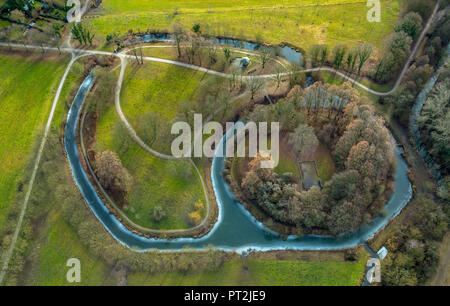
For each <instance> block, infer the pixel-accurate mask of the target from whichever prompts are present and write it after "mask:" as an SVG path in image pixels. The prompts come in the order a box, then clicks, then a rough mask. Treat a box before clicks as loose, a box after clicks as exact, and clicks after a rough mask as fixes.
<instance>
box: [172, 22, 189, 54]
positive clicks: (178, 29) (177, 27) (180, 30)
mask: <svg viewBox="0 0 450 306" xmlns="http://www.w3.org/2000/svg"><path fill="white" fill-rule="evenodd" d="M172 32H173V35H174V37H175V42H176V44H177V51H178V57H181V42H182V41H183V39H184V38H185V35H186V30H185V29H184V27H183V26H182V25H181V24H180V23H178V22H175V23H174V24H173V25H172Z"/></svg>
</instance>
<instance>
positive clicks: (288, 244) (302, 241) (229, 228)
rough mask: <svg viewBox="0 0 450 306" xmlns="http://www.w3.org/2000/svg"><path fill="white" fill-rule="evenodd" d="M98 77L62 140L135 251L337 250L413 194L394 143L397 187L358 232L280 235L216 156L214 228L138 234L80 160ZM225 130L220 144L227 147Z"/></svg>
mask: <svg viewBox="0 0 450 306" xmlns="http://www.w3.org/2000/svg"><path fill="white" fill-rule="evenodd" d="M93 80H94V77H93V75H92V74H91V75H89V76H88V77H87V78H86V79H85V80H84V81H83V83H82V84H81V86H80V88H79V90H78V93H77V94H76V96H75V98H74V101H73V103H72V106H71V108H70V110H69V113H68V117H67V123H66V127H65V135H64V146H65V150H66V152H67V158H68V161H69V164H70V167H71V170H72V175H73V177H74V179H75V182H76V184H77V185H78V188H79V189H80V191H81V193H82V195H83V197H84V199H85V200H86V202H87V204H88V205H89V207H90V208H91V210H92V211H93V213H94V214H95V216H96V217H97V218H98V220H99V221H100V222H101V223H102V224H103V226H104V227H105V228H106V230H107V231H108V232H109V233H110V234H111V235H112V236H113V237H114V238H115V239H116V240H117V241H119V242H120V243H122V244H123V245H125V246H127V247H128V248H130V249H133V250H135V251H146V250H151V249H158V250H163V251H169V250H182V249H185V248H186V247H189V248H190V249H203V248H205V247H211V246H214V247H215V248H218V249H221V250H225V251H237V252H244V251H246V250H248V249H253V250H262V251H268V250H285V249H292V250H333V249H344V248H350V247H354V246H356V245H358V244H361V243H363V242H365V241H366V240H368V239H370V238H371V237H373V236H374V235H375V234H376V233H377V232H378V231H379V230H381V229H382V228H384V227H385V226H386V225H387V224H388V222H389V221H390V220H391V219H392V218H394V217H395V216H397V215H398V214H399V213H400V211H401V210H402V209H403V207H405V205H406V204H407V203H408V202H409V200H410V199H411V196H412V188H411V184H410V182H409V180H408V177H407V165H406V163H405V161H404V160H403V158H402V157H401V154H400V151H399V149H398V148H397V149H396V152H395V154H396V157H397V161H398V162H397V164H398V165H397V170H396V173H395V185H396V190H395V192H394V193H393V195H392V197H391V199H390V200H389V202H388V203H387V204H386V206H385V214H384V215H383V216H380V217H378V218H376V219H375V220H374V221H373V222H371V223H370V224H367V225H364V226H362V227H361V228H360V229H359V230H358V231H357V232H355V233H354V234H352V235H351V236H346V237H325V236H313V235H309V236H302V237H295V236H290V237H288V239H287V240H281V239H280V238H279V237H278V235H277V234H275V233H273V232H271V231H270V230H268V229H267V228H265V227H264V226H263V225H262V224H261V223H259V222H258V221H256V220H255V219H254V218H253V217H252V216H251V215H250V213H249V212H248V211H246V210H245V209H244V208H243V206H242V205H241V204H240V203H239V202H237V201H236V200H235V199H234V197H233V195H232V193H231V191H230V189H229V188H228V186H227V184H226V183H225V181H224V179H223V176H222V170H223V167H224V158H221V157H217V156H216V157H214V159H213V163H212V170H211V177H212V182H213V187H214V191H215V195H216V199H217V203H218V205H219V218H218V221H217V222H216V224H215V225H214V227H213V229H212V230H211V231H210V232H209V233H208V234H207V235H205V236H203V237H201V238H197V239H194V238H177V239H172V240H170V241H168V240H165V239H152V238H146V237H142V236H139V235H137V234H134V233H132V232H131V231H130V230H128V229H127V228H126V227H125V226H124V225H123V224H122V223H120V222H119V220H117V219H116V217H115V216H114V215H113V214H111V213H110V212H109V210H108V208H107V207H106V206H105V204H104V203H103V202H102V200H101V199H100V197H99V196H98V194H97V193H96V191H95V189H94V187H93V185H92V184H91V182H90V181H89V179H88V176H87V175H86V172H85V171H84V169H83V167H82V164H81V162H80V157H79V154H78V148H77V146H76V140H75V139H76V137H75V135H76V132H77V123H78V118H79V115H80V112H81V108H82V105H83V102H84V100H85V97H86V94H87V93H88V92H89V90H90V88H91V86H92V83H93ZM226 137H227V136H226V135H225V136H224V138H223V139H222V143H220V145H219V146H218V148H217V150H223V146H224V143H223V142H224V141H225V139H226Z"/></svg>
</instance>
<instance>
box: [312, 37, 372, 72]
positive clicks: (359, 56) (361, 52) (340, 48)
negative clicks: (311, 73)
mask: <svg viewBox="0 0 450 306" xmlns="http://www.w3.org/2000/svg"><path fill="white" fill-rule="evenodd" d="M372 53H373V46H372V45H370V44H369V43H364V44H362V45H358V46H357V47H355V48H353V49H351V50H348V48H347V46H346V45H343V44H338V45H336V46H335V47H334V48H333V50H332V54H331V60H330V64H331V65H332V66H333V67H334V68H336V69H338V70H339V69H345V70H346V71H348V72H350V73H354V72H356V73H357V74H358V75H360V74H361V70H362V68H363V67H364V65H365V64H366V62H367V60H368V59H369V58H370V56H371V55H372ZM310 56H311V62H312V64H313V66H315V67H321V66H323V65H324V64H325V63H326V62H327V61H328V46H326V45H313V46H312V47H311V50H310Z"/></svg>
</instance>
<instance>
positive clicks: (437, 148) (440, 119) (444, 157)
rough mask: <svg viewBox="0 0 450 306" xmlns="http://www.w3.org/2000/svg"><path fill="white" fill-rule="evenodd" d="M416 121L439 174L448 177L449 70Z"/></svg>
mask: <svg viewBox="0 0 450 306" xmlns="http://www.w3.org/2000/svg"><path fill="white" fill-rule="evenodd" d="M418 121H419V126H420V129H421V136H422V140H423V142H424V143H425V145H426V146H427V149H428V152H430V154H431V155H432V156H433V159H434V161H435V162H436V163H437V164H438V165H440V171H441V173H442V174H443V175H444V176H446V175H450V70H448V69H447V72H446V73H445V76H444V79H443V80H441V81H439V83H437V85H436V86H435V88H434V89H433V91H432V92H431V94H430V96H429V97H428V99H427V101H426V103H425V105H424V107H423V109H422V113H421V115H420V116H419V118H418Z"/></svg>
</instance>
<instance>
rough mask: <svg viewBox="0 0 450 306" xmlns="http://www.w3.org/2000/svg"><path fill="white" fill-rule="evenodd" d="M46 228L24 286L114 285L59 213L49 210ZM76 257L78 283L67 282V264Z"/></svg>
mask: <svg viewBox="0 0 450 306" xmlns="http://www.w3.org/2000/svg"><path fill="white" fill-rule="evenodd" d="M45 221H46V222H45V223H46V224H47V226H46V227H45V228H44V229H42V230H43V234H42V235H41V237H39V242H38V243H37V247H35V249H34V252H33V256H36V257H35V261H33V264H32V265H31V270H30V271H28V273H27V274H28V277H27V278H26V280H25V283H26V285H33V286H68V285H79V286H87V285H97V286H99V285H114V283H111V279H110V278H108V271H109V270H108V268H107V266H106V265H105V264H104V263H103V262H102V261H101V260H99V259H97V258H96V257H95V256H93V255H92V254H90V253H89V250H88V249H87V248H86V247H84V246H83V245H82V244H81V242H80V240H79V237H78V236H77V234H76V232H75V231H74V230H73V229H72V228H71V227H70V226H69V225H67V223H65V222H64V220H63V219H62V216H61V215H60V212H59V211H58V210H52V211H51V213H50V214H49V215H48V216H47V218H46V220H45ZM69 258H77V259H79V260H80V264H81V282H80V283H69V282H67V278H66V273H67V271H68V269H69V268H68V267H67V266H66V262H67V260H68V259H69Z"/></svg>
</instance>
